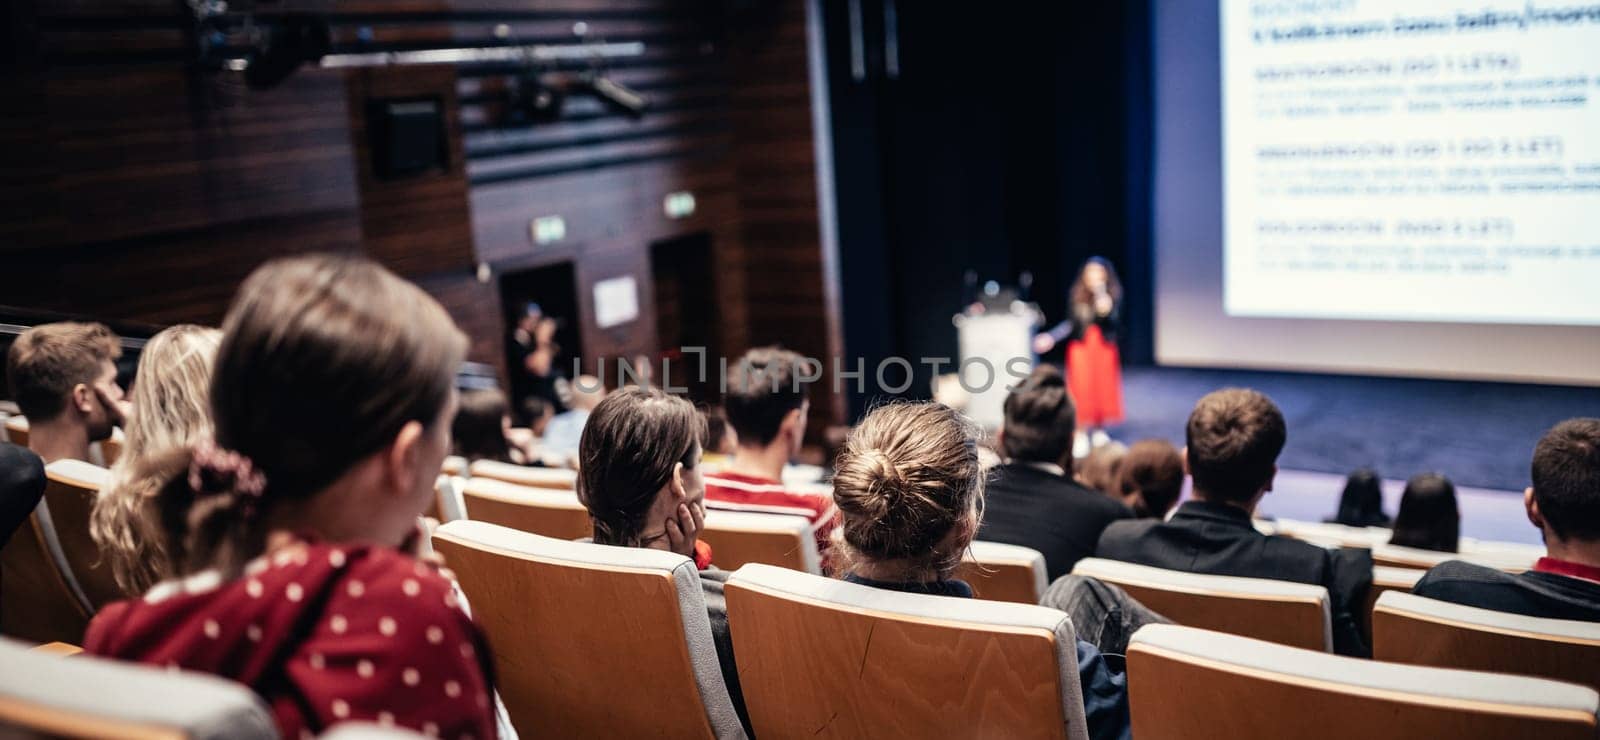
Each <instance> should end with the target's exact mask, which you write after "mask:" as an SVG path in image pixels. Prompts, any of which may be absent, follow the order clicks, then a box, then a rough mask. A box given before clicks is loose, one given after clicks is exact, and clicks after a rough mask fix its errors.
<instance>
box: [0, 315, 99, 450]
mask: <svg viewBox="0 0 1600 740" xmlns="http://www.w3.org/2000/svg"><path fill="white" fill-rule="evenodd" d="M121 356H122V348H121V346H120V345H119V343H118V341H117V336H116V335H115V334H113V333H111V330H110V329H108V328H106V326H105V325H104V324H94V323H80V322H75V321H66V322H60V323H55V324H41V325H39V326H36V327H33V328H32V329H29V330H27V331H25V332H23V333H22V334H21V335H19V336H18V337H17V340H16V341H15V342H13V343H12V345H11V351H10V352H9V353H7V355H6V378H7V380H9V382H10V385H11V398H12V400H14V401H16V403H17V406H18V408H20V409H21V411H22V414H23V416H25V417H27V419H28V448H29V449H31V450H33V451H34V452H35V453H37V454H38V455H39V456H40V457H42V458H44V462H45V463H46V464H49V463H52V462H55V461H56V460H66V459H73V460H87V459H89V445H90V444H92V443H94V442H98V441H100V440H103V439H106V438H108V437H110V436H111V430H112V428H113V427H115V426H117V425H119V424H121V423H122V421H123V418H124V417H125V416H126V415H127V412H128V408H129V406H128V403H127V401H125V400H123V393H122V387H121V386H119V385H117V365H116V360H117V358H118V357H121Z"/></svg>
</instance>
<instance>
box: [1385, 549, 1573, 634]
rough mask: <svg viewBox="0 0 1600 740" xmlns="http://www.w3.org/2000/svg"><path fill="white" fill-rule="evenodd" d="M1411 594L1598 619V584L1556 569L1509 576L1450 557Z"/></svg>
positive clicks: (1500, 608)
mask: <svg viewBox="0 0 1600 740" xmlns="http://www.w3.org/2000/svg"><path fill="white" fill-rule="evenodd" d="M1411 593H1414V594H1416V595H1418V596H1424V597H1427V598H1430V599H1438V600H1439V601H1448V602H1451V603H1453V604H1461V605H1463V606H1475V607H1478V608H1479V609H1493V610H1495V611H1497V612H1508V613H1511V614H1521V615H1524V616H1529V617H1543V618H1546V619H1576V620H1579V621H1583V622H1600V583H1593V582H1590V581H1585V580H1583V579H1581V578H1570V577H1567V576H1563V575H1557V574H1555V573H1541V572H1539V571H1535V570H1530V571H1528V572H1526V573H1519V574H1517V575H1512V574H1510V573H1502V572H1501V571H1498V570H1495V569H1493V568H1488V567H1485V566H1482V565H1475V564H1473V563H1464V562H1462V561H1460V560H1451V561H1448V562H1444V563H1440V564H1438V565H1435V566H1433V568H1432V569H1430V570H1429V571H1428V574H1427V575H1425V576H1423V577H1422V580H1420V581H1417V585H1416V586H1415V587H1413V588H1412V589H1411Z"/></svg>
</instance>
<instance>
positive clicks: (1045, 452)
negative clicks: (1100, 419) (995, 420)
mask: <svg viewBox="0 0 1600 740" xmlns="http://www.w3.org/2000/svg"><path fill="white" fill-rule="evenodd" d="M1002 408H1003V410H1004V412H1005V426H1004V427H1003V430H1004V431H1003V432H1002V434H1001V436H1000V446H1001V448H1002V449H1001V452H1003V453H1005V456H1006V457H1009V458H1011V459H1013V460H1020V461H1023V462H1046V463H1055V464H1058V465H1060V466H1062V467H1064V468H1071V454H1072V434H1073V425H1074V424H1075V423H1076V421H1077V410H1076V409H1075V408H1073V403H1072V394H1070V393H1068V392H1067V380H1066V378H1064V377H1062V375H1061V371H1060V370H1057V369H1056V368H1055V366H1053V365H1040V366H1038V367H1036V368H1034V370H1033V372H1032V373H1030V374H1029V375H1028V377H1027V379H1025V380H1023V381H1022V382H1021V383H1020V384H1018V385H1017V387H1016V388H1014V389H1013V390H1012V391H1011V393H1010V395H1007V396H1006V400H1005V405H1004V406H1003V407H1002Z"/></svg>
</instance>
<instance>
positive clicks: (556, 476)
mask: <svg viewBox="0 0 1600 740" xmlns="http://www.w3.org/2000/svg"><path fill="white" fill-rule="evenodd" d="M467 470H468V471H470V473H471V475H472V477H473V478H493V479H494V480H501V481H505V482H507V483H515V484H517V485H519V486H529V487H532V488H549V489H554V490H557V491H576V490H578V471H576V470H568V469H566V468H535V467H529V466H527V465H513V464H511V463H503V462H495V461H493V460H478V461H477V462H474V463H472V464H471V465H469V466H467Z"/></svg>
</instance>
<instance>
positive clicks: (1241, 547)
mask: <svg viewBox="0 0 1600 740" xmlns="http://www.w3.org/2000/svg"><path fill="white" fill-rule="evenodd" d="M1286 438H1287V433H1286V430H1285V428H1284V422H1283V414H1282V413H1281V412H1279V411H1278V407H1277V406H1276V405H1275V404H1273V403H1272V401H1271V399H1269V398H1267V397H1266V396H1264V395H1262V394H1260V393H1257V392H1255V391H1252V390H1245V389H1240V388H1228V389H1225V390H1220V391H1216V392H1214V393H1210V394H1208V395H1206V396H1205V397H1204V398H1201V399H1200V402H1199V403H1197V404H1195V408H1194V411H1193V413H1191V414H1190V415H1189V423H1188V429H1187V440H1188V446H1187V447H1186V448H1185V457H1186V466H1187V468H1188V473H1189V475H1190V477H1191V479H1192V481H1193V488H1194V490H1193V497H1194V498H1193V500H1191V501H1187V502H1185V503H1183V504H1182V505H1180V506H1179V507H1178V510H1177V511H1176V512H1174V513H1173V515H1172V518H1171V519H1168V520H1167V521H1165V522H1163V521H1160V520H1156V519H1139V520H1135V521H1130V522H1117V523H1115V524H1112V525H1111V526H1109V527H1107V528H1106V531H1105V534H1103V535H1101V537H1100V545H1099V547H1098V549H1097V550H1096V554H1097V555H1099V556H1100V557H1103V558H1110V559H1113V560H1125V561H1128V562H1133V563H1139V564H1142V565H1149V566H1154V567H1157V568H1167V569H1170V570H1182V571H1189V572H1193V573H1207V574H1212V575H1224V576H1241V577H1246V578H1273V579H1278V580H1284V581H1295V582H1299V583H1309V584H1313V585H1318V586H1324V587H1326V588H1327V589H1328V595H1329V597H1330V598H1331V599H1332V604H1331V606H1332V608H1333V628H1334V645H1335V648H1336V649H1337V650H1338V651H1339V652H1340V653H1343V654H1346V655H1362V654H1364V653H1365V652H1366V646H1365V644H1364V643H1363V641H1362V639H1361V634H1360V632H1359V631H1358V629H1357V626H1356V621H1355V618H1354V616H1353V612H1352V610H1353V609H1355V608H1357V607H1358V606H1359V605H1360V604H1362V603H1363V600H1364V599H1365V597H1366V593H1367V589H1368V588H1370V587H1371V585H1372V557H1371V553H1370V551H1367V550H1346V551H1342V552H1341V553H1340V554H1337V555H1336V554H1335V553H1333V552H1330V551H1328V550H1325V549H1323V548H1321V547H1318V546H1316V545H1312V544H1309V543H1306V542H1299V541H1297V540H1292V539H1289V538H1286V537H1277V536H1268V535H1264V534H1261V533H1260V532H1257V531H1256V529H1255V526H1254V525H1253V524H1252V522H1251V517H1252V515H1253V513H1254V511H1255V507H1256V504H1257V503H1259V502H1260V501H1261V498H1262V497H1263V496H1265V495H1266V494H1267V492H1268V491H1271V490H1272V480H1273V478H1274V477H1275V476H1276V475H1277V472H1278V466H1277V458H1278V453H1279V452H1281V451H1282V450H1283V445H1284V441H1285V439H1286Z"/></svg>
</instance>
